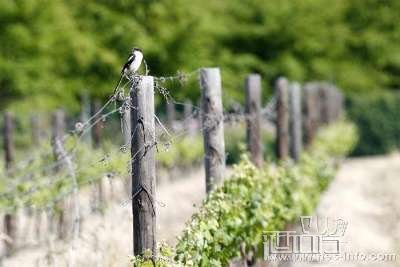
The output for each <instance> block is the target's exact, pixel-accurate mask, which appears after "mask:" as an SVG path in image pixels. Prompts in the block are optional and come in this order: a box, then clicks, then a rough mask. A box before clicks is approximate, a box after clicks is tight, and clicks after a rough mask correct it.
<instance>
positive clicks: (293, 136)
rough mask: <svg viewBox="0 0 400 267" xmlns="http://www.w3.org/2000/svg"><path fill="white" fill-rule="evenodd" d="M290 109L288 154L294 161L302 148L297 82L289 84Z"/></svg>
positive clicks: (299, 97)
mask: <svg viewBox="0 0 400 267" xmlns="http://www.w3.org/2000/svg"><path fill="white" fill-rule="evenodd" d="M289 106H290V108H289V110H290V126H289V130H290V156H291V158H292V159H293V160H294V161H296V162H297V161H298V160H299V159H300V153H301V149H302V142H303V139H302V138H303V137H302V129H301V128H302V118H301V87H300V84H298V83H296V82H295V83H291V84H290V86H289Z"/></svg>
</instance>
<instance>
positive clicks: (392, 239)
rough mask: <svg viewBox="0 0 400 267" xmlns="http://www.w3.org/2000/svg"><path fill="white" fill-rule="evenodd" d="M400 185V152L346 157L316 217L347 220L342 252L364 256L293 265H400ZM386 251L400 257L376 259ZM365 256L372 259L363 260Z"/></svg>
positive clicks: (322, 266)
mask: <svg viewBox="0 0 400 267" xmlns="http://www.w3.org/2000/svg"><path fill="white" fill-rule="evenodd" d="M399 188H400V155H399V154H392V155H390V156H385V157H368V158H359V159H349V160H346V161H345V163H344V164H343V165H342V167H341V169H340V171H339V173H338V175H337V177H336V179H335V180H334V181H333V182H332V184H331V185H330V187H329V189H328V190H327V191H326V192H325V194H324V196H323V197H322V199H321V202H320V204H319V206H318V208H317V211H316V216H318V217H320V218H327V217H328V218H341V219H343V220H344V221H347V222H348V226H347V230H346V232H345V234H344V237H343V241H345V242H346V243H344V244H342V246H341V248H343V252H342V254H343V253H348V255H350V254H351V255H354V254H356V253H359V255H360V256H359V257H358V259H355V260H353V261H347V262H346V261H343V260H341V261H338V262H325V263H317V262H313V263H308V264H306V263H304V262H298V263H293V264H292V266H293V267H307V266H314V267H317V266H318V267H328V266H339V265H340V266H341V267H356V266H368V267H375V266H388V267H389V266H400V224H399V220H400V201H399V197H400V194H399V193H400V192H399ZM378 254H379V255H378ZM384 254H397V260H396V261H374V260H373V258H375V257H376V256H378V257H385V256H384ZM364 255H365V256H366V257H371V258H369V259H368V260H367V261H363V260H362V258H363V257H364Z"/></svg>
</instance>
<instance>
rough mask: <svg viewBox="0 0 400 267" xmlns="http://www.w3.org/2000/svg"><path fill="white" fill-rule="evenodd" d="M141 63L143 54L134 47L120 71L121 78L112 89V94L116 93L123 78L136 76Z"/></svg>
mask: <svg viewBox="0 0 400 267" xmlns="http://www.w3.org/2000/svg"><path fill="white" fill-rule="evenodd" d="M142 61H143V52H142V50H141V49H139V48H137V47H134V48H133V49H132V51H131V53H130V54H129V57H128V60H127V61H126V63H125V64H124V66H123V67H122V70H121V76H120V78H119V81H118V83H117V86H116V87H115V89H114V94H115V93H116V92H117V90H118V87H119V85H120V83H121V81H122V79H123V78H124V77H125V76H129V75H133V74H136V73H137V71H138V70H139V68H140V65H141V64H142Z"/></svg>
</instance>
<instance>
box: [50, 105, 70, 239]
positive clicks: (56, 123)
mask: <svg viewBox="0 0 400 267" xmlns="http://www.w3.org/2000/svg"><path fill="white" fill-rule="evenodd" d="M51 126H52V135H51V145H52V148H53V155H54V158H55V160H56V164H55V168H54V171H55V173H56V174H57V173H58V172H60V171H61V169H62V168H63V165H64V163H63V155H62V153H61V152H60V150H59V149H58V147H57V143H61V144H63V142H64V140H63V139H64V133H65V113H64V111H63V110H61V109H59V110H57V111H55V112H54V113H53V115H52V121H51ZM58 206H59V211H58V238H60V239H63V238H65V237H66V214H65V210H64V209H65V203H64V201H60V203H59V204H58Z"/></svg>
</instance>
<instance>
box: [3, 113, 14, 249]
mask: <svg viewBox="0 0 400 267" xmlns="http://www.w3.org/2000/svg"><path fill="white" fill-rule="evenodd" d="M3 134H4V144H3V145H4V156H5V168H6V173H7V174H8V175H11V173H12V170H11V168H12V165H13V162H14V116H13V114H12V113H11V112H6V113H4V128H3ZM16 220H17V219H16V216H15V214H11V213H7V214H5V215H4V232H5V234H6V235H7V236H8V237H9V239H5V240H4V241H5V250H6V251H5V252H6V256H10V255H11V254H12V253H13V252H14V249H15V246H16V236H17V222H16Z"/></svg>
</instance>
